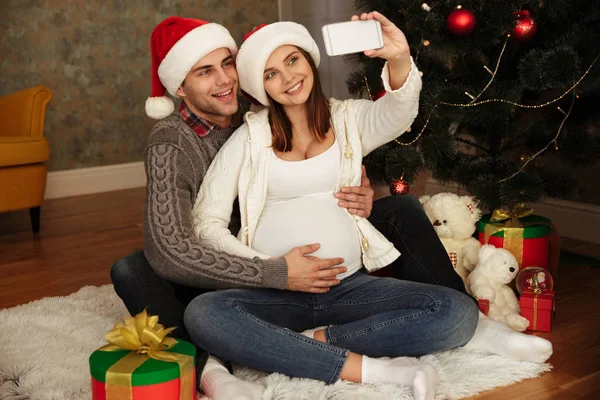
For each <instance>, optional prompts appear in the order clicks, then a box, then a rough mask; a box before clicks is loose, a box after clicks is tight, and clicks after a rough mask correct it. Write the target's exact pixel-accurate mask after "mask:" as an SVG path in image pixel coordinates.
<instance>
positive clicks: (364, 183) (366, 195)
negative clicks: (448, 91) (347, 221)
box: [335, 165, 374, 218]
mask: <svg viewBox="0 0 600 400" xmlns="http://www.w3.org/2000/svg"><path fill="white" fill-rule="evenodd" d="M373 194H374V191H373V188H371V182H370V181H369V178H368V177H367V171H366V170H365V166H364V165H363V166H362V176H361V180H360V186H345V187H343V188H342V189H341V192H338V193H336V195H335V197H336V198H337V199H338V200H340V201H339V202H338V205H339V206H340V207H344V208H347V209H348V212H349V213H350V214H353V215H357V216H359V217H364V218H369V216H370V215H371V210H372V209H373Z"/></svg>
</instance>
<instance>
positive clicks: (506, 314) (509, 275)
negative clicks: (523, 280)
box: [467, 244, 529, 332]
mask: <svg viewBox="0 0 600 400" xmlns="http://www.w3.org/2000/svg"><path fill="white" fill-rule="evenodd" d="M518 272H519V264H518V263H517V259H516V258H515V256H513V255H512V254H511V253H510V252H509V251H508V250H505V249H498V248H496V247H494V246H492V245H489V244H486V245H484V246H482V247H481V250H480V251H479V262H478V263H477V266H476V267H475V269H474V270H473V272H471V274H470V275H469V277H468V279H467V286H468V287H469V288H470V290H471V294H473V296H475V297H477V298H478V299H486V300H489V301H490V310H489V312H488V314H487V315H488V317H490V318H491V319H493V320H495V321H498V322H502V323H504V324H506V325H508V326H510V327H511V328H512V329H514V330H515V331H519V332H523V331H524V330H525V329H527V326H529V321H528V320H527V318H525V317H523V316H521V308H520V307H519V301H518V300H517V296H515V293H514V292H513V290H512V289H511V288H510V287H509V286H507V285H508V284H509V283H510V282H511V281H512V280H513V279H514V278H515V277H516V276H517V273H518Z"/></svg>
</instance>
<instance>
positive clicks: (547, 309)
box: [519, 289, 554, 332]
mask: <svg viewBox="0 0 600 400" xmlns="http://www.w3.org/2000/svg"><path fill="white" fill-rule="evenodd" d="M538 292H539V291H538ZM519 304H520V306H521V315H522V316H524V317H525V318H527V319H528V320H529V327H527V330H530V331H541V332H550V330H551V328H552V318H553V316H554V292H553V291H552V290H544V291H541V293H539V294H536V293H535V292H534V291H533V290H532V289H525V290H523V293H521V297H520V298H519Z"/></svg>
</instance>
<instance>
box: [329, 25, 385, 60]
mask: <svg viewBox="0 0 600 400" xmlns="http://www.w3.org/2000/svg"><path fill="white" fill-rule="evenodd" d="M321 31H322V32H323V40H324V41H325V51H326V52H327V55H329V56H341V55H342V54H351V53H360V52H363V51H365V50H372V49H380V48H382V47H383V35H382V33H381V24H380V23H379V21H377V20H374V19H368V20H365V21H363V20H360V21H348V22H340V23H337V24H329V25H325V26H323V28H322V29H321Z"/></svg>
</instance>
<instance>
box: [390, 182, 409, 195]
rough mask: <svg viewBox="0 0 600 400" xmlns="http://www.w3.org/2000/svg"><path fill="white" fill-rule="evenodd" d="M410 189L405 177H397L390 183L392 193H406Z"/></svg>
mask: <svg viewBox="0 0 600 400" xmlns="http://www.w3.org/2000/svg"><path fill="white" fill-rule="evenodd" d="M409 190H410V188H409V186H408V183H407V182H406V181H405V180H404V178H400V179H396V180H394V181H392V183H390V193H391V194H394V195H396V194H405V193H408V191H409Z"/></svg>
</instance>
